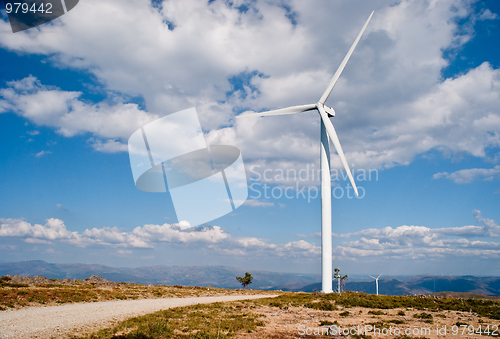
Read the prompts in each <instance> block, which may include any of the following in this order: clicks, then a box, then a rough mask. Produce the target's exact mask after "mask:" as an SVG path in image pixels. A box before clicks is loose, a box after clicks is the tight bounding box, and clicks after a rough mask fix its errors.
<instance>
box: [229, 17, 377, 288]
mask: <svg viewBox="0 0 500 339" xmlns="http://www.w3.org/2000/svg"><path fill="white" fill-rule="evenodd" d="M372 16H373V12H372V13H371V14H370V17H369V18H368V20H366V23H365V25H364V26H363V28H362V29H361V32H359V34H358V36H357V37H356V40H355V41H354V43H353V44H352V46H351V49H349V52H347V55H346V56H345V58H344V60H343V61H342V63H341V64H340V66H339V68H338V69H337V71H336V72H335V74H334V75H333V78H332V80H330V84H329V85H328V87H327V89H326V91H325V92H324V93H323V95H322V96H321V98H320V99H319V101H318V102H317V103H315V104H309V105H301V106H293V107H287V108H282V109H278V110H274V111H268V112H264V113H256V114H247V115H240V116H238V118H244V117H255V116H270V115H284V114H295V113H301V112H306V111H312V110H317V111H318V113H319V115H320V117H321V147H320V167H321V278H322V279H321V280H322V288H321V290H322V292H324V293H332V292H333V290H332V196H331V182H330V181H331V177H330V144H329V138H328V137H330V139H332V142H333V145H334V146H335V149H336V150H337V153H338V155H339V157H340V160H341V161H342V165H344V169H345V170H346V172H347V175H348V176H349V180H350V181H351V184H352V187H353V188H354V192H355V193H356V196H357V195H358V189H357V187H356V183H355V182H354V178H353V177H352V174H351V171H350V170H349V165H348V164H347V160H346V158H345V156H344V152H343V151H342V146H340V141H339V138H338V136H337V133H336V132H335V128H334V127H333V125H332V123H331V121H330V119H329V118H331V117H334V116H335V111H334V110H333V108H331V107H328V106H325V102H326V99H328V96H329V95H330V93H331V92H332V90H333V87H334V86H335V84H336V83H337V80H338V79H339V77H340V74H342V71H343V70H344V67H345V65H346V64H347V61H349V58H350V57H351V54H352V52H353V51H354V49H355V48H356V45H357V44H358V42H359V39H361V36H362V35H363V33H364V31H365V29H366V26H368V23H369V22H370V19H371V18H372Z"/></svg>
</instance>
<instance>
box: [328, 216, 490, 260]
mask: <svg viewBox="0 0 500 339" xmlns="http://www.w3.org/2000/svg"><path fill="white" fill-rule="evenodd" d="M473 212H474V215H475V217H476V220H477V221H478V223H481V224H482V226H461V227H451V228H435V229H431V228H428V227H424V226H406V225H404V226H399V227H396V228H392V227H385V228H382V229H365V230H362V231H359V232H355V233H348V234H345V235H344V237H345V238H351V237H358V238H359V239H358V240H352V241H345V242H343V243H342V244H341V245H340V246H339V247H337V248H335V249H334V252H335V255H336V256H338V257H343V256H347V257H350V258H351V259H356V258H357V257H367V256H380V258H382V257H386V258H388V257H398V258H402V257H407V258H424V257H429V256H435V255H443V256H446V255H458V256H474V255H480V256H484V257H487V258H500V243H499V242H493V241H484V240H470V239H471V238H498V237H500V226H499V225H498V224H497V223H496V222H495V221H494V220H491V219H485V218H483V217H482V216H481V213H480V212H479V211H477V210H474V211H473Z"/></svg>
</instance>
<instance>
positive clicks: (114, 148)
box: [89, 138, 128, 153]
mask: <svg viewBox="0 0 500 339" xmlns="http://www.w3.org/2000/svg"><path fill="white" fill-rule="evenodd" d="M89 142H91V144H92V148H94V149H95V150H96V151H98V152H103V153H117V152H127V151H128V146H127V145H126V144H124V143H121V142H119V141H116V140H114V139H111V140H106V141H105V142H102V141H101V140H96V139H94V138H90V139H89Z"/></svg>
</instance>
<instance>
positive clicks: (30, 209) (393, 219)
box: [0, 0, 500, 275]
mask: <svg viewBox="0 0 500 339" xmlns="http://www.w3.org/2000/svg"><path fill="white" fill-rule="evenodd" d="M372 10H375V15H374V17H373V20H372V21H371V23H370V25H369V27H368V29H367V31H366V32H365V35H364V36H363V38H362V40H361V41H360V43H359V45H358V47H357V49H356V51H355V53H354V55H353V56H352V58H351V60H350V62H349V64H348V65H347V67H346V69H345V71H344V73H343V75H342V78H341V80H340V81H339V83H338V84H337V86H336V87H335V89H334V91H333V92H332V95H331V96H330V98H329V100H328V102H327V104H328V105H329V106H332V107H334V108H335V110H336V112H337V115H336V117H335V118H333V119H332V122H333V123H334V125H335V127H336V129H337V132H338V134H339V138H340V140H341V143H342V145H343V148H344V151H345V153H346V157H347V159H348V161H349V164H350V165H351V169H353V170H354V173H355V174H356V175H361V174H362V173H363V171H366V172H368V171H371V173H372V178H371V180H368V178H366V179H365V178H362V177H361V176H358V186H361V187H363V189H364V192H365V194H364V196H363V197H362V198H361V199H357V198H352V199H350V198H348V197H347V196H346V195H347V189H346V185H347V184H348V181H345V180H343V179H342V175H341V165H340V161H339V160H338V157H337V155H336V154H335V153H332V168H333V173H336V171H338V173H340V175H339V177H340V179H339V180H335V179H336V178H335V176H333V177H332V179H333V182H334V189H335V191H334V194H337V196H340V193H342V192H344V196H343V197H342V198H339V199H336V198H334V199H332V201H333V202H332V211H333V212H332V220H333V225H332V228H333V232H334V238H333V243H334V250H333V255H334V259H333V265H334V267H340V268H341V270H342V271H343V272H345V273H347V274H375V273H377V274H378V273H381V272H384V273H385V274H422V273H428V274H444V275H449V274H451V275H458V274H475V275H500V264H498V262H499V257H500V242H499V237H500V226H499V225H498V222H499V220H500V208H499V206H500V204H499V203H500V163H499V162H500V112H499V110H500V70H499V67H500V57H499V55H500V53H499V47H498V41H499V38H500V28H499V22H500V19H499V18H500V5H499V4H498V2H497V1H494V0H491V1H469V0H467V1H466V0H446V1H439V2H433V1H421V0H418V1H410V0H403V1H390V0H377V1H371V2H370V4H369V5H367V2H365V1H361V0H359V1H348V0H346V1H343V0H342V1H336V2H324V1H307V2H304V1H298V0H297V1H285V2H283V1H244V0H238V1H232V2H229V1H222V0H216V1H209V2H205V3H203V2H200V1H194V0H193V1H182V2H181V1H172V0H171V1H164V2H161V4H160V2H159V1H155V2H154V6H153V5H152V3H151V2H149V1H147V0H140V1H137V0H134V1H132V0H130V1H128V0H105V1H103V0H100V1H97V0H95V1H94V0H87V1H81V2H80V3H79V4H78V6H77V7H75V8H74V9H73V10H72V11H71V12H69V13H68V14H66V15H64V16H62V17H60V18H59V19H56V20H55V21H53V22H51V23H48V24H45V25H42V26H40V27H38V28H33V29H30V30H27V31H24V32H19V33H15V34H13V33H11V32H9V30H10V26H9V23H8V21H7V18H6V15H5V11H4V10H2V12H1V14H2V21H0V60H2V66H1V67H0V129H1V133H0V139H1V141H2V143H1V145H2V147H1V148H0V168H1V176H0V225H1V228H0V260H1V261H20V260H33V259H42V260H46V261H49V262H83V263H101V264H107V265H115V266H138V265H155V264H166V265H197V264H202V265H236V266H243V267H246V268H249V269H265V270H275V271H287V272H305V273H319V272H320V238H319V232H320V199H319V198H314V193H315V190H316V189H317V187H318V182H317V180H314V179H312V178H306V180H301V179H294V178H289V180H286V181H283V180H281V179H280V178H276V175H278V174H279V173H280V171H286V170H289V171H291V172H289V173H293V171H295V173H299V172H300V171H301V170H302V171H306V170H309V172H308V173H311V169H312V168H315V169H317V168H318V166H319V160H318V159H319V119H318V116H317V113H314V112H309V113H302V114H298V115H295V116H280V117H269V118H265V119H260V118H259V119H256V120H252V119H249V118H247V119H241V120H235V116H236V115H239V114H243V113H245V114H246V113H251V112H260V111H264V110H269V109H275V108H281V107H287V106H292V105H299V104H307V103H312V102H315V101H316V100H318V98H319V96H320V95H321V94H322V93H323V91H324V88H326V86H327V84H328V81H329V79H330V78H331V76H332V75H333V73H334V72H335V70H336V68H337V66H338V65H339V63H340V62H341V60H342V58H343V57H344V55H345V53H346V52H347V50H348V49H349V46H350V45H351V43H352V41H353V40H354V38H355V36H356V35H357V33H358V31H359V30H360V28H361V26H362V25H363V23H364V21H365V20H366V18H367V17H368V15H369V14H370V12H371V11H372ZM190 107H196V108H197V110H198V114H199V118H200V122H201V125H202V127H203V129H204V131H205V139H206V140H207V143H208V144H214V145H217V144H223V145H224V144H227V145H234V146H237V147H239V148H240V150H241V154H242V157H243V160H244V162H245V165H246V172H247V177H248V183H249V184H250V185H252V186H251V187H252V188H253V189H252V190H250V192H249V193H250V198H249V201H247V202H246V203H245V204H244V205H243V206H241V207H240V208H238V209H237V210H236V211H235V212H233V213H231V214H229V215H226V216H223V217H221V218H219V219H216V220H214V221H212V222H210V223H208V224H207V225H204V226H202V227H198V228H195V229H190V230H180V229H179V227H178V226H177V223H178V222H179V221H178V220H177V218H176V215H175V211H174V208H173V206H172V201H171V199H170V198H169V196H168V195H167V194H160V193H147V192H142V191H140V190H138V189H137V188H136V187H135V185H134V180H133V177H132V173H131V169H130V161H129V157H128V153H127V146H126V144H127V140H128V138H129V136H130V135H131V134H132V133H133V132H134V131H136V130H137V129H138V128H140V127H141V126H143V125H145V124H147V123H149V122H151V121H154V120H155V119H157V118H159V117H162V116H165V115H167V114H170V113H174V112H177V111H179V110H183V109H187V108H190ZM332 149H333V147H332ZM264 171H267V172H266V173H267V174H268V176H267V179H265V178H263V173H264ZM256 173H259V174H260V175H261V178H260V180H259V175H258V174H256ZM303 173H305V172H303ZM269 174H271V176H269ZM375 174H376V175H375ZM355 177H356V176H355ZM264 185H267V187H269V190H272V189H274V192H275V193H276V194H275V196H274V197H273V196H270V197H268V198H265V197H264V191H263V187H264ZM287 187H290V189H289V191H288V192H293V193H292V194H291V195H292V196H293V198H291V199H287V198H284V197H281V198H276V196H277V193H279V192H280V191H281V192H283V191H284V190H285V189H286V188H287ZM297 187H298V188H299V191H300V189H304V190H305V192H307V191H308V190H309V191H310V192H312V194H313V196H312V197H311V199H308V197H307V194H306V196H305V197H303V196H301V195H300V194H299V195H298V197H297ZM257 191H258V192H260V196H259V194H258V193H257ZM351 194H352V193H351Z"/></svg>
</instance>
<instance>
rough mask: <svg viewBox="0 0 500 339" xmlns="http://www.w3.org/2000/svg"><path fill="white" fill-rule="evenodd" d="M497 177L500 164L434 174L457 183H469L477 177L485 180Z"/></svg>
mask: <svg viewBox="0 0 500 339" xmlns="http://www.w3.org/2000/svg"><path fill="white" fill-rule="evenodd" d="M496 177H500V165H497V166H495V167H494V168H471V169H463V170H459V171H456V172H453V173H448V172H441V173H436V174H434V175H433V177H432V178H433V179H440V178H446V179H449V180H452V181H453V182H455V183H457V184H469V183H471V182H473V181H474V180H476V179H477V178H482V179H483V180H485V181H491V180H493V179H495V178H496Z"/></svg>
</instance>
